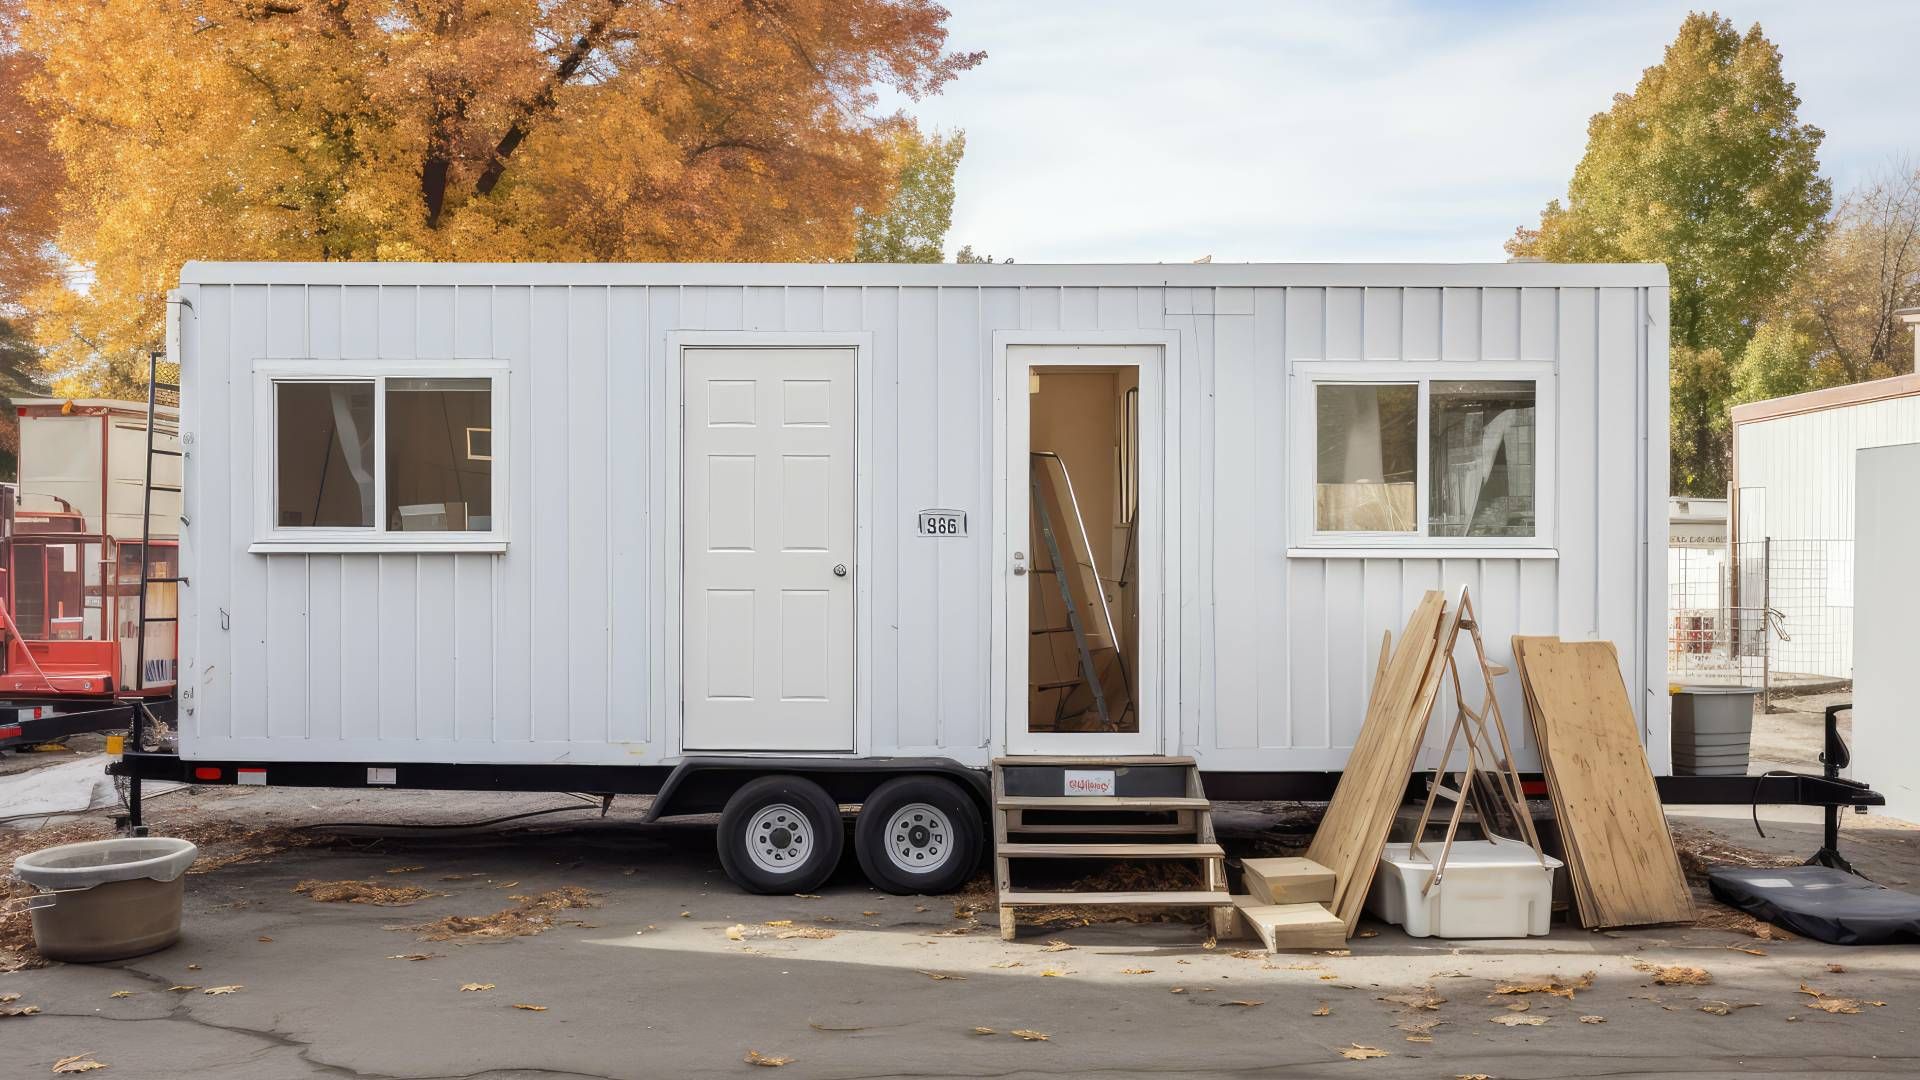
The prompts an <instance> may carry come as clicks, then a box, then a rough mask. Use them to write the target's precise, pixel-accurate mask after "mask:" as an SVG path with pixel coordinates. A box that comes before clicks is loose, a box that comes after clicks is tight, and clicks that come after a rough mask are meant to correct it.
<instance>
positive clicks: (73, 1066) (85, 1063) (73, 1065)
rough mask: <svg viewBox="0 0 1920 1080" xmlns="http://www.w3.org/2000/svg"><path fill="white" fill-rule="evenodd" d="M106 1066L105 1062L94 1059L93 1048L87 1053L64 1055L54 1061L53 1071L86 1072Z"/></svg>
mask: <svg viewBox="0 0 1920 1080" xmlns="http://www.w3.org/2000/svg"><path fill="white" fill-rule="evenodd" d="M106 1067H107V1066H106V1064H105V1063H104V1062H99V1061H95V1060H93V1051H91V1050H88V1051H86V1052H85V1053H80V1054H75V1055H73V1056H72V1057H63V1058H61V1059H60V1060H59V1061H56V1062H54V1063H53V1071H54V1072H56V1073H84V1072H92V1071H93V1070H95V1069H104V1068H106Z"/></svg>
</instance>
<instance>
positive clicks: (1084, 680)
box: [1016, 364, 1141, 735]
mask: <svg viewBox="0 0 1920 1080" xmlns="http://www.w3.org/2000/svg"><path fill="white" fill-rule="evenodd" d="M1026 389H1027V406H1028V408H1027V412H1028V430H1027V443H1028V454H1027V461H1026V463H1025V467H1024V469H1023V470H1022V472H1023V473H1024V479H1025V482H1026V491H1027V500H1026V502H1027V517H1028V521H1027V526H1028V537H1029V545H1030V546H1029V552H1030V559H1031V561H1030V563H1029V565H1030V566H1031V568H1032V572H1031V573H1030V574H1028V575H1027V577H1026V580H1027V587H1026V590H1025V592H1026V595H1025V597H1024V601H1025V607H1026V612H1027V620H1026V622H1027V631H1028V632H1027V650H1026V652H1027V695H1026V702H1027V708H1026V717H1025V726H1026V730H1027V732H1028V733H1029V734H1032V735H1045V734H1066V733H1095V732H1104V733H1109V734H1137V733H1139V732H1140V731H1141V708H1140V684H1139V679H1140V672H1141V666H1140V655H1141V653H1140V609H1141V604H1140V593H1141V590H1140V574H1139V565H1140V536H1139V527H1140V368H1139V366H1138V365H1132V364H1111V365H1082V364H1075V365H1057V366H1055V365H1035V366H1032V367H1029V368H1028V369H1027V387H1026ZM1018 467H1019V466H1018V465H1017V463H1016V468H1018ZM1016 647H1017V646H1016Z"/></svg>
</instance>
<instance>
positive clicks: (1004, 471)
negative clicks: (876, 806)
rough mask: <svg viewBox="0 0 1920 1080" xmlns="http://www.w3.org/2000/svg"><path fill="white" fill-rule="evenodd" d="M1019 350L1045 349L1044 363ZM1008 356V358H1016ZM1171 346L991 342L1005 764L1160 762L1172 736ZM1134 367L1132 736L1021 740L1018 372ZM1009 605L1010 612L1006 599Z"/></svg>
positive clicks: (1114, 336) (994, 695)
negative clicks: (1011, 757)
mask: <svg viewBox="0 0 1920 1080" xmlns="http://www.w3.org/2000/svg"><path fill="white" fill-rule="evenodd" d="M1026 346H1042V347H1045V350H1046V354H1047V355H1046V357H1045V359H1044V361H1041V360H1038V359H1037V358H1036V357H1034V355H1033V353H1032V352H1031V351H1029V350H1028V349H1027V348H1025V347H1026ZM1016 350H1017V352H1016ZM1179 356H1180V336H1179V334H1178V333H1177V332H1173V331H1160V330H1003V331H999V332H996V333H995V334H994V335H993V376H994V378H993V387H994V391H993V478H994V480H993V483H994V491H993V495H994V501H993V505H994V509H995V512H996V516H997V517H998V519H999V522H998V527H997V528H995V529H994V531H993V562H992V566H991V571H992V572H991V574H990V581H991V584H992V589H991V592H992V597H993V608H992V628H993V634H992V646H991V647H992V654H991V656H992V659H993V661H994V662H993V663H992V664H991V665H990V667H991V670H992V672H993V685H992V689H991V698H990V700H991V701H992V703H993V717H992V731H993V733H994V736H993V737H994V740H995V742H996V744H997V745H998V747H999V748H1001V749H1003V750H1004V751H1005V752H1006V753H1008V754H1068V755H1071V754H1088V755H1121V754H1161V753H1166V752H1168V748H1169V747H1170V746H1172V745H1177V744H1178V741H1179V731H1180V708H1179V696H1178V693H1177V692H1176V691H1175V689H1174V688H1176V687H1177V686H1178V685H1179V681H1178V673H1179V671H1180V658H1179V641H1180V635H1179V632H1178V627H1176V626H1171V625H1169V613H1177V612H1178V611H1179V610H1180V603H1179V595H1180V578H1179V573H1178V567H1179V566H1180V551H1179V544H1180V530H1179V529H1178V528H1177V527H1176V525H1175V523H1176V522H1177V521H1178V515H1177V509H1178V508H1179V507H1180V505H1181V502H1180V498H1179V494H1180V488H1179V479H1180V460H1179V438H1178V434H1179V424H1178V417H1179V416H1180V408H1179V384H1178V379H1177V373H1178V372H1179V370H1180V366H1179ZM1036 362H1038V363H1042V364H1044V365H1045V366H1071V365H1085V366H1111V365H1122V366H1124V365H1138V366H1139V368H1140V441H1139V446H1138V454H1139V460H1140V489H1139V499H1140V501H1139V511H1138V514H1137V516H1136V518H1135V521H1136V523H1137V525H1136V527H1137V528H1138V529H1139V534H1138V542H1139V548H1138V554H1139V575H1140V576H1139V587H1140V594H1139V604H1140V624H1139V657H1138V661H1137V666H1138V669H1139V670H1137V671H1136V672H1135V673H1134V679H1135V683H1136V686H1137V693H1138V702H1137V708H1136V713H1137V714H1138V716H1139V718H1140V730H1139V731H1138V732H1137V733H1122V732H1042V733H1031V732H1028V731H1027V730H1026V716H1027V694H1028V689H1027V645H1028V634H1027V629H1028V627H1027V616H1028V611H1027V597H1026V589H1027V588H1028V583H1029V582H1030V581H1031V580H1032V579H1031V577H1029V576H1026V575H1015V574H1014V573H1013V558H1012V554H1013V552H1014V551H1015V550H1016V547H1015V542H1016V541H1020V542H1023V543H1026V544H1027V545H1028V546H1027V547H1023V548H1019V549H1017V550H1020V551H1022V552H1023V553H1024V554H1025V555H1026V556H1027V559H1026V565H1028V566H1032V565H1033V552H1032V550H1031V542H1030V538H1027V537H1026V535H1025V534H1026V533H1027V532H1028V508H1027V499H1028V496H1027V491H1028V485H1027V479H1026V478H1027V469H1026V460H1025V458H1026V454H1027V452H1028V450H1029V447H1030V445H1031V444H1030V442H1029V440H1030V438H1031V431H1032V429H1031V426H1030V425H1031V420H1030V414H1029V412H1028V391H1027V369H1028V367H1029V366H1031V364H1033V363H1036ZM1016 592H1018V594H1019V599H1018V602H1015V593H1016Z"/></svg>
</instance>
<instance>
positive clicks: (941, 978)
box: [916, 971, 967, 982]
mask: <svg viewBox="0 0 1920 1080" xmlns="http://www.w3.org/2000/svg"><path fill="white" fill-rule="evenodd" d="M916 974H919V975H925V976H926V977H927V978H929V979H932V980H934V981H935V982H946V981H948V980H952V981H954V982H966V981H967V977H966V976H965V975H955V974H953V973H951V972H946V971H919V972H916Z"/></svg>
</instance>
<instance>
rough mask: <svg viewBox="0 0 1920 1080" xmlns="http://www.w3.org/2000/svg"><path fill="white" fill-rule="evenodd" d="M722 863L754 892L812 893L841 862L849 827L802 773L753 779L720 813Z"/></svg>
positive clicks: (829, 799)
mask: <svg viewBox="0 0 1920 1080" xmlns="http://www.w3.org/2000/svg"><path fill="white" fill-rule="evenodd" d="M715 839H716V841H717V843H718V846H719V848H720V865H721V866H722V867H723V868H724V869H725V870H726V872H727V876H728V877H729V878H732V879H733V883H734V884H736V885H738V886H740V887H741V888H743V889H745V890H747V891H748V892H756V893H766V894H775V893H802V892H811V891H813V890H814V889H815V888H818V887H819V885H820V883H821V882H823V881H825V880H827V877H828V875H830V874H832V873H833V870H834V867H836V866H838V865H839V864H840V853H841V852H842V851H843V850H845V848H846V839H847V837H846V828H845V826H844V825H842V824H841V821H840V805H839V804H838V803H836V802H834V801H833V799H832V797H830V796H829V795H828V794H827V793H826V792H825V791H823V790H822V789H821V787H820V785H819V784H816V783H814V782H813V781H811V780H806V779H802V778H801V777H798V776H762V777H760V778H759V779H756V780H752V781H749V782H748V783H747V784H746V785H745V786H744V787H742V788H741V789H740V790H739V791H736V792H734V793H733V798H731V799H728V800H727V808H726V809H725V810H723V811H721V813H720V832H719V834H718V836H717V837H716V838H715Z"/></svg>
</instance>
